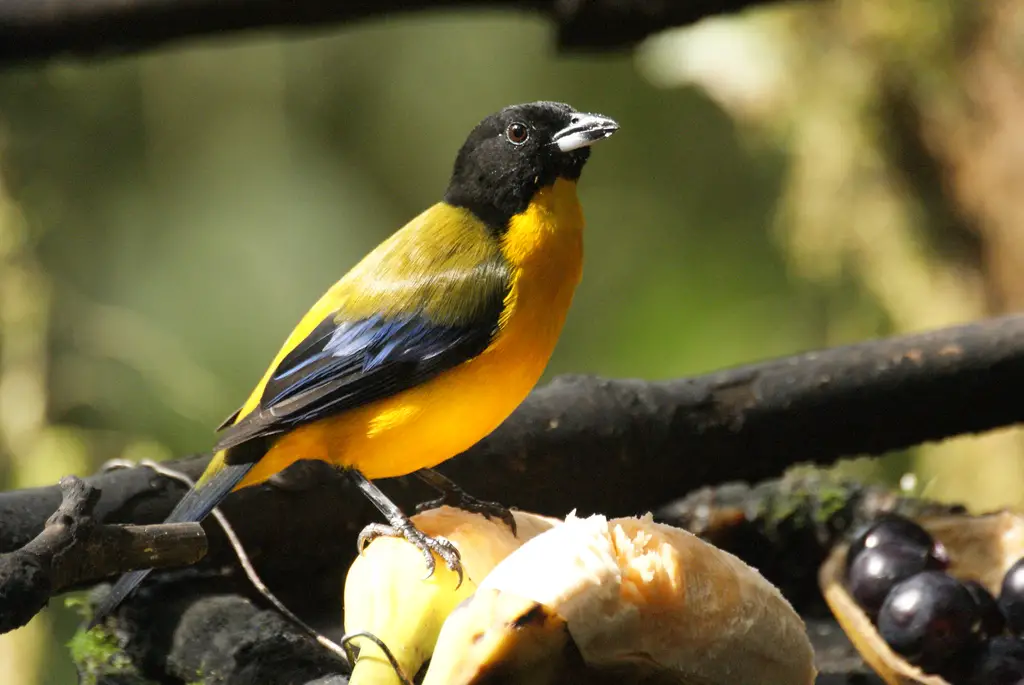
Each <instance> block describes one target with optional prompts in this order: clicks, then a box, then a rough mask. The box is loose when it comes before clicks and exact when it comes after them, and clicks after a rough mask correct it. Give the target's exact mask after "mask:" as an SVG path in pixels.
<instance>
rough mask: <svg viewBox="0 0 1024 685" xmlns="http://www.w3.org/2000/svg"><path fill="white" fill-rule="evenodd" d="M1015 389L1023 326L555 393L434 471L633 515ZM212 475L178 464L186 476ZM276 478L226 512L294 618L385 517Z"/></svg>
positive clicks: (977, 426)
mask: <svg viewBox="0 0 1024 685" xmlns="http://www.w3.org/2000/svg"><path fill="white" fill-rule="evenodd" d="M1022 386H1024V316H1012V317H1006V318H1002V319H994V320H990V321H984V322H981V323H976V324H970V325H967V326H962V327H957V328H949V329H945V330H940V331H935V332H932V333H927V334H922V335H914V336H906V337H901V338H893V339H889V340H881V341H873V342H867V343H862V344H859V345H854V346H850V347H842V348H836V349H831V350H826V351H823V352H814V353H810V354H804V355H799V356H796V357H790V358H786V359H781V360H777V361H771V362H767V363H763V364H756V365H752V366H746V367H740V368H737V369H732V370H728V371H723V372H720V373H715V374H711V375H708V376H701V377H697V378H692V379H685V380H675V381H667V382H662V383H649V382H644V381H639V380H603V379H599V378H591V377H561V378H558V379H556V380H555V381H554V382H552V383H551V384H549V385H547V386H546V387H543V388H540V389H538V390H536V391H535V392H534V393H532V394H531V395H530V397H529V398H528V399H527V400H526V402H525V403H524V404H523V405H522V406H521V407H520V408H519V409H518V410H517V411H516V412H515V413H514V414H513V416H512V417H510V419H509V420H508V421H506V422H505V424H504V425H503V426H501V427H500V428H499V429H498V430H497V431H495V432H494V433H493V434H491V435H490V436H489V437H487V438H486V439H485V440H483V441H482V442H481V443H480V444H479V445H477V446H476V447H474V448H473V449H471V450H470V451H469V452H467V453H466V454H464V455H460V456H459V457H456V458H455V459H453V460H451V461H449V462H447V463H446V464H444V465H442V467H441V470H442V471H444V472H445V473H446V475H448V476H449V477H451V478H452V479H453V480H455V481H456V482H457V483H459V484H460V485H461V486H462V487H464V488H465V489H466V490H467V491H469V492H470V493H472V494H474V495H477V496H479V497H483V498H485V499H490V500H498V501H501V502H504V503H507V504H509V505H512V506H517V507H520V508H523V509H528V510H533V511H538V512H542V513H547V514H553V515H556V516H564V515H565V514H566V512H568V511H569V510H570V509H572V508H578V509H579V511H580V513H581V514H589V513H592V512H601V513H605V514H608V515H610V516H614V515H624V514H632V513H637V512H642V511H645V510H648V509H655V508H657V507H659V506H660V505H662V504H664V503H665V502H668V501H671V500H673V499H675V498H677V497H679V496H681V495H683V494H685V493H687V492H689V491H692V490H694V489H696V488H698V487H702V486H705V485H711V484H715V483H722V482H726V481H730V480H737V479H742V480H746V481H749V482H753V481H757V480H761V479H763V478H767V477H771V476H775V475H778V474H779V473H781V472H782V471H784V470H785V469H786V468H787V467H789V466H791V465H793V464H797V463H800V462H814V463H819V464H826V463H830V462H833V461H835V460H836V459H837V458H839V457H841V456H846V455H857V454H879V453H882V452H885V451H888V450H893V449H898V448H902V447H906V446H909V445H914V444H917V443H921V442H925V441H930V440H938V439H941V438H945V437H948V436H952V435H957V434H961V433H968V432H974V431H982V430H986V429H991V428H996V427H999V426H1005V425H1008V424H1011V423H1015V422H1018V421H1021V419H1022V418H1024V404H1022V403H1021V402H1020V401H1019V398H1018V397H1017V394H1018V392H1017V388H1019V387H1022ZM410 449H415V446H410ZM206 461H207V458H203V457H196V458H192V459H188V460H183V461H179V462H177V463H176V464H175V465H174V466H176V467H177V468H179V469H180V470H182V471H184V472H185V473H187V474H189V475H190V476H192V477H193V478H195V477H197V476H198V475H199V473H200V472H201V471H202V469H203V467H204V466H205V464H206ZM286 476H287V479H286V480H283V484H285V485H287V486H288V487H275V486H273V485H265V486H260V487H255V488H247V489H245V490H242V491H240V492H239V493H237V494H235V495H233V496H231V497H229V498H228V500H227V501H226V502H225V505H224V509H225V513H226V514H227V516H228V518H229V519H230V520H231V521H232V522H234V525H235V526H236V529H237V532H238V533H239V536H240V537H241V539H242V541H243V543H244V544H245V547H246V549H247V550H248V551H249V553H250V554H251V556H252V558H253V561H254V563H255V564H256V566H257V568H258V569H259V570H260V573H261V574H262V575H263V576H264V579H265V580H266V581H267V582H268V584H269V585H270V586H271V588H272V589H274V590H275V591H276V592H279V594H281V597H282V599H283V600H284V601H286V603H288V604H289V606H291V607H292V608H293V609H294V610H295V611H297V612H298V613H300V614H302V612H303V606H302V603H303V602H304V601H309V600H308V598H309V597H310V596H312V594H313V593H311V592H306V591H305V590H306V588H307V586H305V585H303V584H302V583H296V582H295V579H296V578H311V579H315V582H322V583H325V584H326V585H327V586H330V587H332V588H334V589H335V594H337V593H336V589H337V588H338V587H341V582H342V574H343V573H344V569H345V568H347V564H348V562H349V561H350V560H351V559H352V557H353V554H354V551H355V537H356V534H357V532H358V530H359V529H361V528H362V527H363V526H364V525H365V524H366V523H368V522H370V521H374V520H377V515H376V513H375V511H374V510H373V509H372V506H371V505H369V504H368V503H367V502H366V501H365V499H364V498H363V497H361V496H360V495H359V494H358V493H357V492H355V491H353V490H351V489H350V488H349V487H348V486H347V485H346V483H345V481H344V479H341V478H338V477H337V476H336V474H335V472H334V471H333V470H332V469H330V468H329V467H326V466H325V465H323V464H320V463H318V462H306V463H303V464H301V465H299V468H294V469H291V470H289V472H287V474H286ZM90 482H91V483H92V484H93V485H95V486H98V487H100V488H101V489H102V491H103V495H102V497H101V499H100V501H99V503H98V504H97V506H96V510H95V516H96V518H97V519H99V520H102V521H104V522H128V523H150V522H158V521H161V520H163V518H164V517H165V516H166V515H167V513H168V512H169V511H170V510H171V508H172V507H173V505H174V504H175V503H176V502H177V500H178V499H179V498H180V496H181V493H182V490H181V487H180V486H179V485H177V484H176V483H171V482H169V481H168V480H167V479H165V478H162V477H159V476H157V475H156V474H154V473H153V472H152V471H150V470H149V469H146V468H132V469H123V470H117V471H112V472H110V473H106V474H100V475H97V476H94V477H93V478H92V479H90ZM381 485H382V487H383V488H384V489H385V491H386V492H388V493H389V494H390V495H391V496H392V497H394V498H395V500H396V501H397V502H398V503H399V504H400V505H401V506H403V507H405V508H406V509H407V510H409V509H411V507H412V505H414V504H415V503H416V502H419V501H423V500H424V499H427V498H428V497H429V496H432V495H433V494H434V493H432V492H428V491H425V490H424V489H423V487H422V486H421V485H420V484H419V483H417V482H415V480H414V479H407V478H402V479H393V480H390V481H385V482H383V483H381ZM59 499H60V495H59V492H58V491H57V489H56V488H42V489H37V490H23V491H17V492H9V493H4V494H0V521H2V522H3V525H2V526H0V550H5V549H14V548H18V547H21V546H22V545H24V544H26V543H27V542H28V541H29V540H30V539H31V538H32V537H33V536H35V535H37V534H38V533H39V531H40V530H41V528H42V524H43V521H45V520H46V517H47V516H48V515H49V513H50V512H51V511H53V509H54V508H56V507H57V505H58V503H59ZM204 525H205V528H206V530H207V532H208V534H209V537H210V541H209V542H210V553H209V555H208V560H207V561H205V562H204V564H207V565H208V564H231V563H233V556H232V553H231V551H230V550H229V549H227V547H226V545H225V544H224V537H223V535H222V534H221V533H220V531H219V530H218V528H217V527H216V526H215V525H213V524H212V523H207V524H204ZM297 586H298V587H301V588H302V590H303V591H302V592H298V593H297V594H296V596H294V597H290V596H289V589H288V588H289V587H291V588H295V587H297ZM306 608H307V609H308V610H309V611H310V612H311V613H313V614H315V613H317V612H323V611H328V610H329V608H328V607H324V606H321V605H317V604H314V605H313V606H310V607H306Z"/></svg>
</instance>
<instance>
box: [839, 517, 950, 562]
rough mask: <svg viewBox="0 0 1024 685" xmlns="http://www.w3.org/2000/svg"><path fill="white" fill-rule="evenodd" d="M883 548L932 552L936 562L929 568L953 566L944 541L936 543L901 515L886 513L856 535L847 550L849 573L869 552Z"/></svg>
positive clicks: (926, 532)
mask: <svg viewBox="0 0 1024 685" xmlns="http://www.w3.org/2000/svg"><path fill="white" fill-rule="evenodd" d="M883 545H899V546H900V547H916V548H919V549H923V550H925V551H927V552H929V553H930V554H931V556H932V558H933V563H932V564H931V565H930V566H929V568H933V569H935V570H937V571H941V570H944V569H945V568H946V567H947V566H949V554H948V553H947V552H946V548H945V546H943V544H942V543H941V542H938V541H937V540H935V539H934V538H933V537H932V536H931V535H930V534H929V533H928V531H926V530H925V529H924V528H922V527H921V526H919V525H918V524H916V523H914V522H913V521H911V520H910V519H908V518H905V517H903V516H900V515H898V514H882V515H881V516H880V517H878V518H876V519H875V520H874V521H873V522H871V523H870V524H869V525H868V526H866V527H865V528H864V529H863V530H861V532H860V533H859V534H858V535H856V536H854V538H853V541H852V542H850V547H849V549H847V551H846V567H847V570H849V568H850V566H851V565H853V561H854V559H856V558H857V556H858V555H859V554H860V553H861V552H862V551H863V550H865V549H871V548H873V547H881V546H883Z"/></svg>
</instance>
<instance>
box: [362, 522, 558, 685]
mask: <svg viewBox="0 0 1024 685" xmlns="http://www.w3.org/2000/svg"><path fill="white" fill-rule="evenodd" d="M512 515H513V516H514V517H515V520H516V528H517V535H513V534H512V531H511V530H510V529H509V527H508V526H507V525H505V524H504V523H502V522H500V521H494V520H491V519H488V518H486V517H484V516H482V515H480V514H473V513H469V512H466V511H463V510H461V509H456V508H453V507H448V506H443V507H439V508H437V509H430V510H428V511H425V512H422V513H420V514H417V515H416V516H413V517H412V522H413V524H414V525H415V526H416V527H417V528H418V529H419V530H421V531H422V532H424V533H426V534H427V535H430V536H431V537H438V536H440V537H444V538H446V539H448V540H449V541H451V543H452V544H454V545H455V547H456V548H457V549H458V550H459V554H460V556H461V558H462V567H463V571H464V579H463V582H462V585H461V586H458V575H457V574H456V573H455V572H453V571H452V570H450V569H449V568H448V567H447V566H446V565H445V564H444V562H443V561H441V560H440V559H438V558H437V557H436V556H435V561H436V567H435V570H434V573H433V575H432V576H431V577H430V578H427V579H424V578H423V573H424V567H423V556H422V553H421V552H420V551H419V550H418V549H416V548H415V547H414V546H413V545H411V544H410V543H408V542H407V541H405V540H403V539H399V538H387V537H382V538H377V539H375V540H373V541H372V542H370V544H368V545H367V546H366V549H365V550H363V553H362V554H361V555H360V556H358V557H357V558H356V560H355V561H354V562H353V564H352V566H351V567H350V568H349V571H348V575H347V577H346V579H345V590H344V606H345V632H346V633H348V634H353V633H357V632H362V631H365V632H368V633H371V634H373V635H374V636H376V637H377V638H379V639H380V640H381V641H383V643H384V644H385V645H386V646H387V647H388V649H389V650H390V651H391V653H392V655H393V656H394V657H395V661H396V662H397V664H398V666H399V668H401V670H402V673H403V674H405V676H406V678H408V679H409V680H410V681H411V680H412V678H413V677H414V676H415V675H416V673H417V672H418V671H419V670H420V668H421V667H422V665H423V664H424V663H425V662H426V661H427V660H428V659H429V658H430V655H431V653H432V652H433V649H434V643H435V642H436V640H437V636H438V634H439V633H440V631H441V626H442V624H443V623H444V621H445V619H447V618H448V616H449V614H450V613H451V612H452V610H453V609H454V608H455V607H456V606H457V605H458V604H459V603H460V602H462V601H464V600H466V599H467V598H469V597H470V596H472V594H473V592H474V591H475V590H476V587H477V584H478V583H479V582H480V581H481V580H483V579H484V578H485V577H486V576H487V575H488V574H489V573H490V572H491V570H492V569H493V568H494V567H495V566H496V565H497V564H498V563H499V562H501V561H502V560H503V559H505V558H506V557H507V556H508V555H509V554H511V553H512V552H514V551H515V550H517V549H518V548H519V547H520V546H521V545H522V544H523V543H524V542H526V541H527V540H530V539H531V538H533V537H535V536H537V535H539V534H540V533H542V532H544V531H546V530H548V529H550V528H552V527H554V526H555V525H557V524H559V523H561V521H560V520H559V519H555V518H549V517H546V516H540V515H538V514H531V513H528V512H522V511H513V512H512ZM457 586H458V587H457ZM352 641H353V644H355V645H356V646H358V647H359V656H358V658H357V659H356V663H355V665H354V667H353V671H352V675H351V678H350V680H349V682H350V684H351V685H401V683H402V680H401V678H400V677H399V675H398V674H397V673H396V672H395V669H394V667H393V666H392V665H391V662H390V661H389V660H388V659H387V657H386V655H385V654H384V653H383V652H382V651H381V649H380V648H379V647H378V646H377V645H376V644H375V643H373V642H372V641H370V640H368V639H366V638H362V637H355V638H353V640H352Z"/></svg>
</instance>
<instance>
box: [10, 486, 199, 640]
mask: <svg viewBox="0 0 1024 685" xmlns="http://www.w3.org/2000/svg"><path fill="white" fill-rule="evenodd" d="M59 487H60V490H61V492H62V494H63V499H62V501H61V504H60V507H59V508H58V509H57V511H56V512H54V514H53V515H52V516H50V517H49V518H48V519H47V520H46V525H45V527H44V528H43V531H42V532H41V533H39V535H37V536H36V537H35V538H34V539H32V540H31V541H29V542H28V543H26V544H25V545H24V546H23V547H22V548H21V549H19V550H17V551H14V552H9V553H7V554H3V555H0V633H5V632H7V631H9V630H13V629H15V628H18V627H20V626H23V625H25V624H26V623H28V621H29V619H31V618H32V617H33V616H35V615H36V613H38V612H39V610H40V609H42V608H43V607H44V606H45V605H46V603H47V601H49V599H50V597H52V596H53V595H55V594H58V593H60V592H62V591H64V590H67V589H69V588H71V587H72V586H75V585H80V584H82V583H86V582H89V581H96V580H99V579H101V578H105V577H107V576H109V575H110V574H112V573H119V572H121V571H125V570H129V569H132V568H138V567H140V566H154V567H163V566H180V565H182V564H191V563H195V562H196V561H198V560H199V559H201V558H202V556H203V555H204V554H205V553H206V537H205V536H204V535H203V531H202V528H200V526H199V525H197V524H194V523H175V524H164V525H151V526H106V525H97V523H96V522H95V520H94V519H93V517H92V511H93V508H94V507H95V506H96V502H97V501H98V500H99V497H100V492H99V490H97V489H96V488H95V487H93V486H91V485H88V484H86V483H85V481H82V480H80V479H78V478H75V477H73V476H68V477H65V478H62V479H61V481H60V486H59Z"/></svg>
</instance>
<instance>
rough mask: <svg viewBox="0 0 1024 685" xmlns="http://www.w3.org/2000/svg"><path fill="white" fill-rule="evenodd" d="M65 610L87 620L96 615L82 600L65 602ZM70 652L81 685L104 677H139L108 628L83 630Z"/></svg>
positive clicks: (71, 643) (92, 682) (72, 640)
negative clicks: (121, 675)
mask: <svg viewBox="0 0 1024 685" xmlns="http://www.w3.org/2000/svg"><path fill="white" fill-rule="evenodd" d="M64 606H66V607H67V608H69V609H72V610H74V611H76V612H77V613H78V614H79V615H81V616H82V618H83V619H86V620H88V619H89V618H90V617H91V615H92V611H91V607H90V605H89V603H88V602H87V601H86V600H85V599H84V598H82V597H69V598H68V599H66V600H64ZM67 648H68V650H69V651H70V652H71V660H72V661H73V662H74V663H75V667H76V668H77V669H78V673H79V677H80V680H79V682H80V684H81V685H94V684H95V683H96V681H97V679H98V678H99V676H101V675H109V674H138V671H137V670H136V668H135V665H134V664H132V661H131V659H130V658H129V657H128V655H127V654H125V653H124V651H123V650H122V649H121V646H120V645H119V644H118V641H117V638H116V637H115V636H114V634H113V633H111V632H110V631H109V630H108V629H107V628H106V627H105V626H102V625H99V626H94V627H93V628H91V629H89V630H79V631H78V632H77V633H75V634H74V635H73V636H72V638H71V640H69V641H68V643H67Z"/></svg>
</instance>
